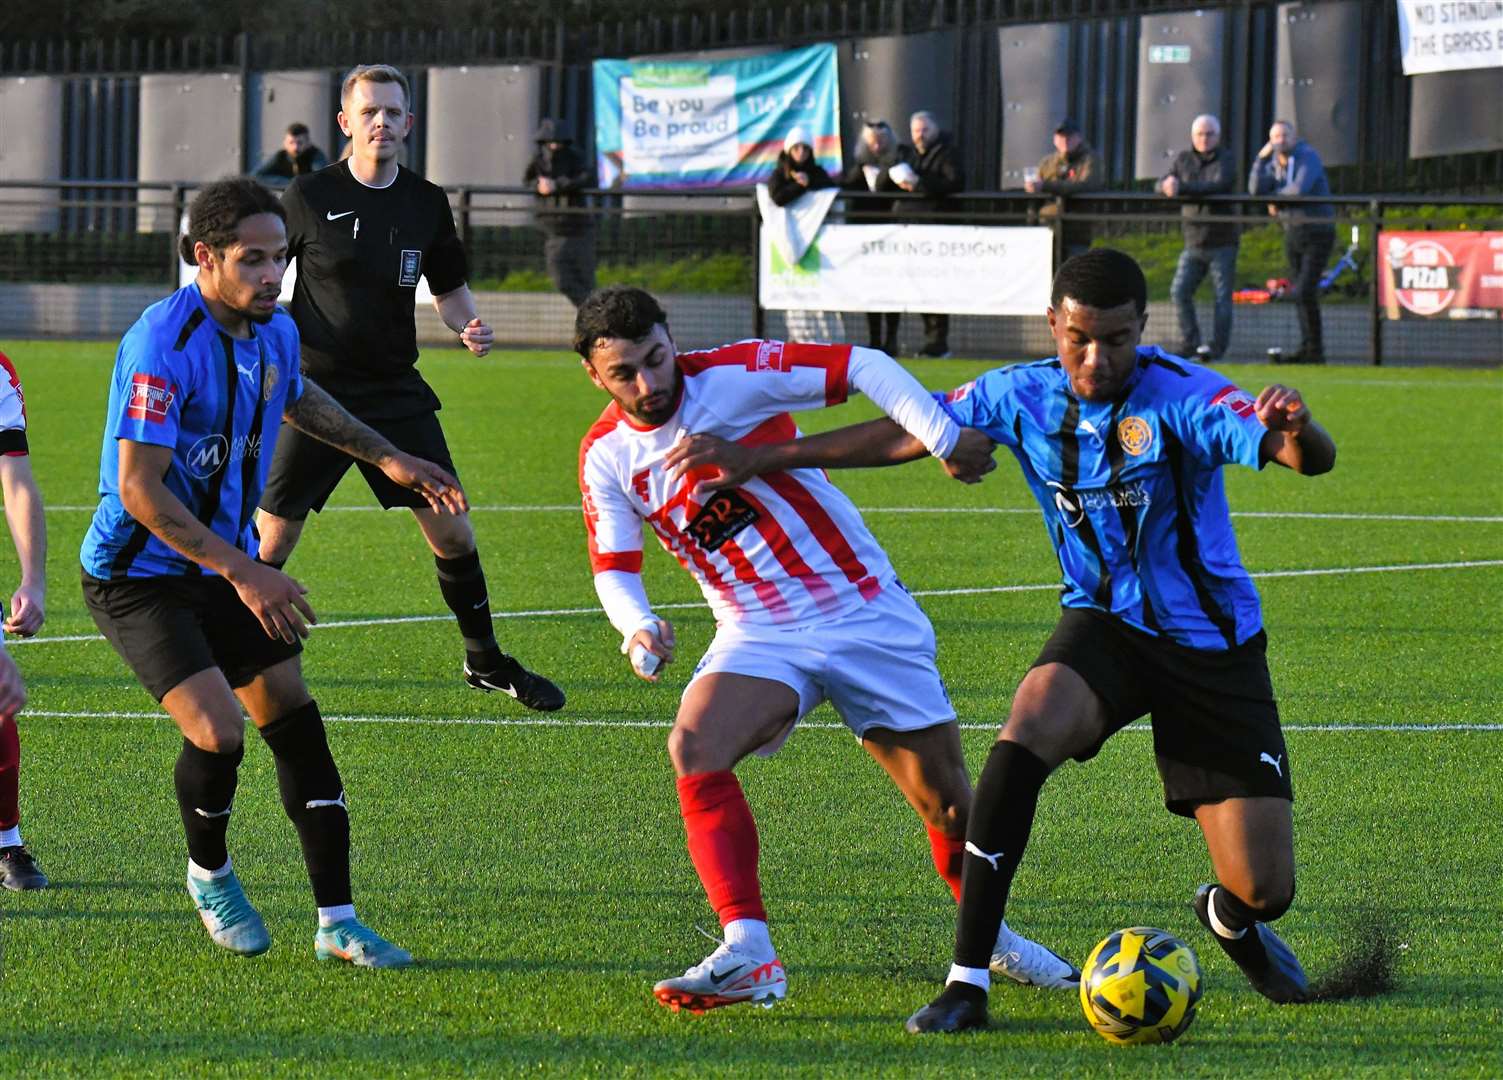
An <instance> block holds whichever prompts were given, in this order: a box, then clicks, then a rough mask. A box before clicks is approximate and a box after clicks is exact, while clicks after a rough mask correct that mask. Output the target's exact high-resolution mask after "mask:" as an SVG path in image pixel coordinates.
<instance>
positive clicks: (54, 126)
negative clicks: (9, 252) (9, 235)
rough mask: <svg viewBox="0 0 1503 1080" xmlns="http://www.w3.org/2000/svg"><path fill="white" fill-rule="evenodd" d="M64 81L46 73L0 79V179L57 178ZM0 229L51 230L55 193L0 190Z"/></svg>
mask: <svg viewBox="0 0 1503 1080" xmlns="http://www.w3.org/2000/svg"><path fill="white" fill-rule="evenodd" d="M62 115H63V80H62V79H60V78H55V77H47V76H32V77H27V76H20V77H18V78H13V79H0V180H38V179H54V178H57V177H60V176H62V165H63V147H62V142H61V141H60V140H59V139H57V138H56V137H55V132H56V131H57V130H58V128H59V127H60V126H61V124H62ZM0 200H3V203H0V232H12V231H14V232H53V231H55V230H56V229H57V228H58V220H59V218H58V201H59V200H58V194H57V192H56V191H47V190H45V189H41V188H38V189H34V190H33V189H25V188H23V189H19V190H14V189H13V190H10V191H5V192H0Z"/></svg>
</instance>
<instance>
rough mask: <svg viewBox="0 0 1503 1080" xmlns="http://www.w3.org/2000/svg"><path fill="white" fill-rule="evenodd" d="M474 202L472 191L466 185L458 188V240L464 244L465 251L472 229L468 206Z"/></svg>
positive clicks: (468, 245) (467, 247)
mask: <svg viewBox="0 0 1503 1080" xmlns="http://www.w3.org/2000/svg"><path fill="white" fill-rule="evenodd" d="M473 202H474V193H473V192H472V191H471V190H470V189H469V188H468V187H462V188H460V189H459V242H460V243H461V244H463V245H464V249H465V251H469V250H470V237H471V233H472V232H473V231H474V230H473V229H471V227H470V207H471V204H472V203H473Z"/></svg>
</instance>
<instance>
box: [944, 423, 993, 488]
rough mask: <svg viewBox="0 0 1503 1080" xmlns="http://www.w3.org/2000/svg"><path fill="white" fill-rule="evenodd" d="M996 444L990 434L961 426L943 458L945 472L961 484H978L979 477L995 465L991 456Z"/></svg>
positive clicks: (979, 481)
mask: <svg viewBox="0 0 1503 1080" xmlns="http://www.w3.org/2000/svg"><path fill="white" fill-rule="evenodd" d="M996 449H997V444H996V443H995V442H993V441H992V439H991V436H989V435H987V434H985V433H984V432H981V431H979V430H977V429H976V428H961V429H960V438H958V439H956V440H955V448H954V449H953V450H951V451H950V456H949V457H947V458H945V459H944V462H943V464H944V467H945V472H947V473H949V474H950V475H951V476H953V477H954V478H955V479H956V480H959V481H960V482H961V483H962V484H979V483H981V478H982V477H983V476H985V475H986V474H987V473H989V472H991V471H992V470H993V469H995V468H996V467H997V459H996V458H994V457H993V456H992V454H993V452H994V451H995V450H996Z"/></svg>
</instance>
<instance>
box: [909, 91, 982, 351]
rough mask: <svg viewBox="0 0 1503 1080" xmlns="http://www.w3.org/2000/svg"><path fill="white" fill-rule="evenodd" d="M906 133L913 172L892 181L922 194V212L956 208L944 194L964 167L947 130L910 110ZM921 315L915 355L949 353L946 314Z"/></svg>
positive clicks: (960, 184) (961, 179) (958, 182)
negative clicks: (921, 333)
mask: <svg viewBox="0 0 1503 1080" xmlns="http://www.w3.org/2000/svg"><path fill="white" fill-rule="evenodd" d="M908 133H909V134H910V135H912V136H913V172H914V174H915V175H914V176H913V177H912V178H906V177H905V178H904V179H899V180H896V181H895V183H896V184H897V185H898V187H900V188H902V189H903V190H904V191H911V192H914V193H915V194H919V195H924V196H926V198H924V199H923V200H922V201H920V202H919V203H917V204H916V205H915V206H914V207H913V209H915V210H918V211H921V212H922V213H924V214H931V213H934V212H936V211H945V210H957V209H959V207H958V206H957V205H956V204H955V202H954V201H953V200H951V199H949V198H948V196H950V195H953V194H955V192H957V191H960V190H962V189H963V188H964V187H965V170H964V168H963V166H962V165H961V163H960V154H959V152H958V151H957V150H956V149H955V140H954V139H953V138H952V137H951V135H950V133H949V132H948V131H941V130H939V124H938V123H937V122H935V119H934V115H933V114H932V113H929V112H922V111H921V112H916V113H914V114H913V116H912V117H911V118H910V119H909V121H908ZM926 220H927V219H926ZM923 319H924V347H923V348H922V349H920V350H919V355H920V356H924V357H928V358H930V359H939V358H941V357H945V356H949V355H950V340H949V339H950V316H948V315H944V314H930V315H925V316H923Z"/></svg>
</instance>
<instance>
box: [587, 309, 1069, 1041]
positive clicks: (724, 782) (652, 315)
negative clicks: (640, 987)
mask: <svg viewBox="0 0 1503 1080" xmlns="http://www.w3.org/2000/svg"><path fill="white" fill-rule="evenodd" d="M574 346H575V350H576V351H577V352H578V353H579V354H580V356H581V357H582V358H583V363H584V368H585V371H586V373H587V374H588V375H589V376H590V378H591V380H593V381H594V383H595V384H596V385H597V386H598V387H600V388H601V389H602V390H604V391H606V392H607V393H608V394H610V396H611V398H612V401H611V404H610V405H608V406H607V407H606V409H605V411H604V412H602V413H601V414H600V418H599V419H598V420H597V421H596V422H595V424H594V425H593V426H592V427H591V428H590V430H589V433H588V434H587V435H586V436H585V438H584V440H583V442H582V443H581V445H580V454H579V484H580V490H581V492H582V494H583V500H584V514H585V525H586V529H587V532H588V537H589V552H590V562H591V567H592V569H593V570H594V573H595V589H596V592H597V594H598V595H599V597H600V601H601V604H602V606H603V607H604V608H605V612H606V615H607V616H608V617H609V618H610V620H611V624H612V625H613V626H614V627H615V628H616V629H617V630H619V631H620V632H621V635H622V643H621V651H622V652H623V653H626V654H628V655H629V657H630V660H631V664H632V668H633V670H634V671H635V672H636V673H637V675H639V676H640V677H642V678H644V679H647V680H649V681H653V682H655V681H657V679H658V678H659V675H658V668H659V665H661V664H664V663H669V662H671V661H672V660H673V658H674V636H673V628H672V626H671V625H669V623H668V621H667V620H666V619H662V618H659V617H658V616H657V615H656V614H654V612H653V610H652V607H651V605H650V604H649V602H648V599H647V594H646V591H645V590H644V588H643V585H642V577H641V569H642V548H643V536H644V531H645V530H644V525H645V526H646V527H650V528H651V530H652V531H653V532H654V533H655V534H656V535H657V538H658V540H659V542H661V544H662V545H663V547H665V548H666V549H667V550H668V551H669V552H670V553H671V554H672V555H673V556H674V557H675V558H676V559H678V561H679V563H680V564H681V565H682V566H683V567H684V569H685V570H687V571H689V573H691V574H692V575H694V577H695V578H696V579H697V580H698V582H699V584H700V588H701V589H702V590H703V592H704V595H705V599H706V601H707V602H708V603H709V605H710V607H711V609H712V610H713V611H714V613H715V619H716V624H717V629H716V633H715V638H714V641H713V642H712V643H711V645H710V648H709V650H708V651H707V652H706V653H705V655H704V657H703V658H702V659H701V660H700V662H699V664H698V666H697V667H696V668H695V670H694V675H693V677H692V678H691V679H690V681H689V685H688V686H687V687H686V688H685V690H684V695H683V700H682V702H681V703H680V705H679V711H678V716H677V718H676V720H675V721H674V725H673V731H672V734H671V735H670V736H669V739H668V753H669V757H670V758H671V759H672V762H673V767H674V771H675V773H676V775H677V777H678V796H679V806H680V809H681V811H682V813H683V818H684V828H685V830H686V832H687V834H688V843H689V855H690V858H691V859H692V861H693V863H694V868H695V870H696V871H697V872H698V874H699V878H700V881H701V883H702V884H703V885H704V888H705V892H706V894H707V895H708V897H709V900H710V904H711V905H712V906H713V907H714V908H715V911H716V914H717V915H718V916H719V917H720V922H721V926H722V927H723V928H724V932H725V941H724V943H723V944H722V945H721V947H720V948H718V949H716V950H715V951H714V952H712V953H711V954H710V955H709V956H708V957H706V958H705V959H704V960H703V961H702V962H701V963H699V964H696V965H695V966H694V967H691V968H690V969H689V970H688V971H686V972H685V973H684V974H683V975H682V976H681V977H678V978H672V979H665V980H663V981H662V982H660V983H658V984H657V986H656V987H655V988H654V993H655V995H656V996H657V998H658V1000H659V1001H660V1002H662V1003H663V1004H664V1005H667V1006H669V1007H670V1008H673V1009H678V1008H681V1007H682V1008H688V1009H690V1010H692V1011H695V1012H702V1011H704V1010H705V1009H710V1008H715V1007H717V1006H721V1005H731V1004H735V1003H737V1002H743V1001H761V1002H763V1003H764V1004H769V1005H770V1004H772V1002H773V1001H775V1000H777V999H779V998H782V997H783V996H784V994H785V993H786V989H787V983H786V979H785V976H784V972H783V965H782V963H781V962H780V961H779V959H778V956H777V953H776V950H775V949H774V948H773V945H772V941H771V938H770V936H769V933H768V927H767V914H766V910H765V908H764V907H763V903H762V893H761V887H760V885H759V883H758V880H757V854H758V846H757V827H756V823H755V821H754V820H753V819H752V814H751V809H750V807H749V806H748V805H747V802H746V798H745V796H744V795H743V794H742V791H741V785H740V783H739V782H738V781H737V779H736V776H735V773H734V772H732V769H733V768H734V767H735V765H736V763H737V762H739V761H740V760H741V759H742V758H744V757H745V756H746V755H747V754H750V753H753V752H760V753H764V754H765V753H771V752H773V751H774V750H776V749H777V748H778V746H780V745H781V744H782V742H783V741H784V740H785V739H786V738H787V737H788V735H789V733H790V732H791V731H792V729H793V726H794V725H795V724H796V723H797V722H798V720H799V718H800V717H802V716H804V715H805V714H806V713H808V712H809V711H810V710H811V709H813V708H814V707H815V706H817V705H818V704H820V702H822V701H825V700H828V701H830V703H831V704H832V705H833V706H834V707H835V709H836V711H837V712H838V713H839V714H840V716H841V718H842V719H843V720H844V721H845V723H846V725H847V726H848V727H849V728H850V729H851V731H852V732H853V733H854V734H855V735H856V736H857V737H858V738H859V739H860V740H861V744H862V746H863V747H865V749H866V750H867V752H868V753H870V754H871V755H872V757H874V758H875V759H876V760H877V761H878V762H879V763H880V764H881V765H882V767H883V768H885V769H886V770H887V772H888V774H889V775H891V776H892V778H893V780H894V781H895V782H896V783H897V785H898V787H899V789H900V790H901V791H902V792H903V795H904V796H905V797H906V798H907V800H908V802H909V803H910V805H912V806H913V808H914V809H915V810H916V811H917V812H918V813H919V816H920V817H922V818H923V820H924V823H925V826H926V827H927V830H928V833H929V839H930V846H931V850H932V852H933V855H934V862H935V866H936V868H937V869H938V871H939V873H940V875H941V876H942V877H943V878H944V880H945V882H946V883H947V884H948V885H949V886H950V888H951V890H952V892H954V893H955V894H956V895H958V890H959V888H960V872H959V871H960V866H961V862H962V855H963V847H964V843H965V825H966V815H967V812H968V810H969V808H970V802H971V787H970V780H969V777H968V775H967V772H966V767H965V759H964V757H963V755H962V753H961V747H960V734H959V729H958V727H957V725H956V723H955V710H954V708H953V707H952V706H951V704H950V700H949V696H948V695H947V694H946V692H945V687H944V684H943V682H942V681H941V680H940V677H939V672H938V669H937V668H936V666H935V642H934V631H933V628H932V627H931V626H930V625H929V620H928V619H927V618H926V617H925V616H924V613H923V612H922V611H921V610H920V609H919V607H918V604H917V603H915V602H914V600H913V598H912V597H911V596H909V594H908V592H907V590H906V589H905V588H904V587H903V585H902V583H901V582H900V581H899V580H898V578H897V574H896V572H895V571H894V570H893V568H892V565H891V563H889V562H888V559H887V555H886V553H885V552H883V550H882V548H881V547H880V546H879V545H878V544H877V541H876V540H875V538H874V537H873V536H872V535H871V533H870V532H869V531H868V530H867V528H866V525H865V523H863V522H862V520H861V515H860V514H859V513H858V512H857V510H856V508H855V506H854V505H852V503H851V501H850V500H849V499H847V498H846V497H845V495H844V494H843V493H842V492H841V491H840V490H839V489H838V488H836V487H835V486H834V485H833V484H831V483H830V482H829V480H828V478H827V477H826V476H825V475H824V473H823V472H821V471H819V470H814V469H796V470H792V471H790V472H786V473H773V474H769V475H765V476H760V477H757V478H756V479H753V480H750V481H748V482H747V483H745V484H744V485H742V486H740V487H736V488H728V489H721V490H717V489H715V487H714V477H713V476H702V475H696V474H694V473H693V472H690V473H689V474H687V475H678V472H679V471H681V470H675V468H674V458H673V456H672V454H673V451H674V448H675V446H676V445H680V444H682V443H683V441H684V440H685V439H686V438H687V437H688V436H691V435H696V434H709V435H715V436H719V437H722V438H726V439H734V440H737V441H740V442H743V443H758V442H769V441H779V442H781V441H784V440H788V439H792V438H795V437H796V436H797V434H798V429H797V427H796V426H795V425H794V422H793V419H792V417H791V416H790V415H789V413H790V411H791V410H795V409H815V408H820V407H823V406H826V405H835V404H839V403H840V402H842V401H844V400H845V399H846V397H847V395H848V394H849V393H850V392H851V391H853V390H856V391H860V392H861V393H864V394H865V395H866V396H867V397H868V398H870V399H871V400H872V401H873V402H874V403H875V404H876V405H878V406H879V407H880V408H882V410H883V411H884V412H886V413H887V414H888V415H889V416H891V417H892V418H893V419H894V420H896V421H897V422H898V423H899V424H901V425H902V426H903V427H904V428H905V429H906V430H908V431H909V432H911V433H912V434H913V435H914V436H915V437H916V438H918V439H919V440H920V441H922V442H923V444H924V445H925V446H926V447H928V449H929V450H930V452H931V453H932V454H934V456H936V457H938V458H941V459H943V460H944V461H945V463H946V468H948V469H950V471H951V472H953V473H956V474H957V475H971V476H974V477H976V478H979V476H980V475H981V474H982V473H984V472H986V471H988V470H989V469H990V468H991V467H992V461H991V450H992V444H991V440H990V439H986V438H984V437H982V436H980V435H979V433H978V432H975V431H967V430H962V429H960V428H959V427H957V426H956V425H955V424H954V423H953V421H951V420H950V419H949V417H948V416H947V415H946V414H945V412H944V411H943V409H941V408H940V407H939V405H938V404H937V403H936V402H935V401H934V400H933V399H932V398H931V397H930V396H929V394H928V393H927V392H926V391H925V390H924V389H923V387H922V386H920V385H919V383H918V381H917V380H915V379H914V378H913V377H912V376H911V375H909V374H908V373H907V372H906V371H904V370H903V368H901V367H900V366H899V365H898V364H897V363H895V362H894V361H893V360H892V359H890V358H889V357H888V356H887V355H886V354H885V353H881V352H877V351H875V350H871V349H859V348H853V347H851V346H848V345H802V344H791V343H789V344H785V343H783V342H778V341H742V342H737V343H735V344H732V345H726V346H723V347H721V348H718V349H712V350H708V351H702V352H687V353H679V352H677V350H676V348H675V347H674V344H673V339H672V337H671V336H670V334H669V331H668V325H667V317H666V315H665V314H664V312H663V310H662V308H661V307H660V306H659V304H658V303H657V301H656V300H654V299H653V298H652V297H651V296H650V295H648V294H647V293H645V292H643V291H642V290H640V289H632V288H621V287H616V288H610V289H604V290H601V291H599V292H596V293H594V294H593V295H591V296H590V298H589V299H588V300H586V301H585V303H584V304H583V305H582V306H581V307H580V309H579V313H578V316H577V319H576V321H575V333H574ZM996 952H997V955H996V956H995V957H994V964H995V965H996V966H997V969H998V970H999V971H1003V972H1004V973H1005V974H1008V975H1011V976H1012V977H1013V978H1015V979H1017V980H1018V981H1020V982H1028V983H1033V984H1037V985H1046V986H1054V987H1061V988H1072V987H1074V986H1076V985H1077V984H1078V980H1079V972H1078V971H1076V970H1075V968H1074V967H1073V966H1072V965H1070V964H1069V963H1068V962H1066V961H1064V960H1062V959H1060V958H1059V957H1058V956H1056V955H1055V954H1054V953H1052V952H1050V951H1049V950H1048V949H1045V948H1043V947H1042V946H1039V945H1037V944H1035V943H1034V942H1031V941H1029V940H1028V939H1026V938H1022V937H1019V936H1018V935H1016V934H1014V933H1013V932H1012V931H1011V930H1009V929H1008V928H1007V927H1006V926H1004V927H1003V929H1002V932H1001V935H1000V936H999V938H998V941H997V950H996Z"/></svg>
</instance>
